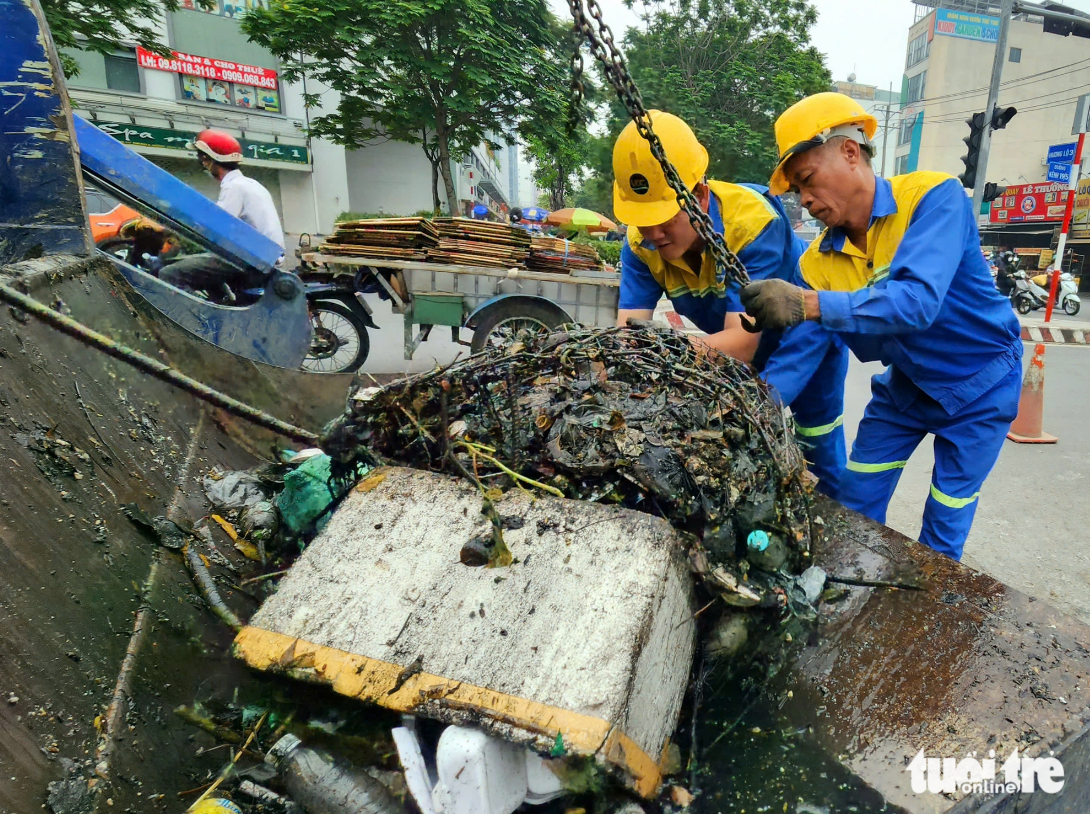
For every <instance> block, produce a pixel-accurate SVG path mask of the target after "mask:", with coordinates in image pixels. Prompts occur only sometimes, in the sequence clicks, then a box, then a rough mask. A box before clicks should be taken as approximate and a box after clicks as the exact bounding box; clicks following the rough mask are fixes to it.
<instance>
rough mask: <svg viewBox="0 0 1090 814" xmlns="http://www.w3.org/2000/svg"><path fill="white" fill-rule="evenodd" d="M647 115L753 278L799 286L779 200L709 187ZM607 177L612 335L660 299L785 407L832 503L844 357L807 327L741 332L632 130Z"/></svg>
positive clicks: (690, 147)
mask: <svg viewBox="0 0 1090 814" xmlns="http://www.w3.org/2000/svg"><path fill="white" fill-rule="evenodd" d="M650 115H651V121H652V126H653V127H654V130H655V133H656V134H657V135H658V136H659V138H660V139H661V141H662V144H663V147H664V149H665V151H666V155H667V157H668V158H669V160H670V163H671V164H673V166H674V167H675V168H676V170H677V172H678V174H679V175H680V177H681V180H682V182H683V183H684V184H685V185H686V186H687V187H688V188H689V189H690V191H691V192H692V193H693V195H694V196H695V197H696V199H697V200H698V201H699V203H700V206H701V207H702V208H703V210H704V211H705V212H707V213H708V216H709V217H710V218H711V221H712V224H713V226H714V228H715V230H716V231H717V232H719V233H720V234H721V235H722V236H723V238H724V240H725V241H726V244H727V246H728V247H729V248H730V249H731V250H732V251H733V252H734V253H735V254H736V255H737V256H738V259H739V260H741V262H742V263H743V264H744V265H745V267H746V270H747V271H748V273H749V275H750V277H751V278H752V279H755V280H759V279H794V278H795V277H796V276H797V266H798V258H799V255H800V254H801V253H802V251H803V248H804V244H803V243H802V242H801V241H800V240H799V239H798V238H797V237H795V235H794V234H793V233H792V231H791V227H790V223H789V221H788V218H787V213H786V212H785V211H784V208H783V205H782V204H781V203H780V200H779V198H777V197H775V196H774V195H771V194H769V192H768V189H767V188H766V187H763V186H758V185H753V184H728V183H724V182H722V181H712V180H709V179H707V178H706V177H705V174H706V172H707V169H708V152H707V150H705V149H704V146H703V145H702V144H701V143H700V142H699V140H698V139H697V137H696V135H695V134H694V133H693V131H692V130H691V129H690V128H689V126H688V125H687V124H686V123H685V122H683V121H682V120H681V119H679V118H678V117H677V116H673V115H671V114H669V113H664V112H662V111H660V110H652V111H650ZM613 173H614V184H613V211H614V214H616V216H617V218H618V219H619V220H621V221H623V222H624V223H626V224H628V226H629V229H628V236H627V239H626V240H625V243H624V246H623V247H622V249H621V292H620V310H619V313H618V320H619V324H621V325H624V324H626V323H627V322H628V320H629V319H630V318H637V319H650V318H651V317H652V315H653V314H654V311H655V306H656V304H657V303H658V301H659V300H660V299H661V298H662V296H663V295H665V296H667V297H669V298H670V300H671V302H672V303H673V306H674V310H676V311H677V312H678V313H679V314H681V315H683V316H685V317H688V318H689V319H690V320H692V321H693V322H694V323H695V324H696V325H697V327H699V328H700V330H701V331H703V332H704V334H705V335H704V336H703V337H702V340H703V341H704V342H705V343H706V344H708V345H710V346H711V347H713V348H715V349H717V350H719V351H720V352H722V353H725V354H727V355H729V356H732V357H734V358H736V359H740V360H742V361H746V362H750V361H752V362H753V364H754V366H755V367H757V368H758V369H759V370H762V371H763V373H762V375H763V376H764V378H765V380H766V381H768V382H769V384H771V385H772V387H773V389H774V390H775V391H776V392H777V394H778V395H779V397H780V398H781V399H782V400H783V402H784V403H785V404H787V405H790V407H791V410H792V414H793V417H794V419H795V422H796V433H797V437H798V438H799V440H800V441H801V442H803V446H804V448H805V451H806V459H807V461H808V462H809V464H810V469H811V472H813V474H814V475H816V476H817V477H818V488H819V489H821V490H822V491H824V492H825V493H827V494H829V495H831V496H833V497H835V496H836V495H837V489H838V485H839V482H840V478H841V474H842V472H843V467H844V461H845V457H846V455H845V443H844V430H843V428H842V426H841V425H842V423H843V419H842V413H843V408H844V376H845V373H846V372H847V363H848V357H847V349H846V347H845V346H844V345H843V343H842V342H840V341H839V339H837V338H836V336H835V335H834V334H831V333H829V332H828V331H825V330H824V329H822V328H821V327H820V326H819V325H817V324H813V323H812V324H810V325H805V326H802V327H800V328H799V329H793V330H791V331H787V332H785V331H782V330H771V331H767V332H765V333H764V334H763V335H761V336H757V335H756V334H753V333H750V332H748V331H746V330H745V329H744V328H743V327H742V324H741V316H740V315H741V312H742V310H743V308H742V303H741V301H740V300H739V299H738V289H737V286H734V285H732V283H731V282H730V281H728V280H725V279H724V278H723V276H722V275H721V274H720V273H719V272H718V271H717V269H716V265H715V261H714V259H713V258H712V254H711V251H710V250H709V248H708V246H707V245H706V244H705V242H704V241H703V240H702V239H701V238H700V236H699V235H698V234H697V233H696V230H695V229H694V228H693V226H692V224H691V223H690V222H689V218H688V216H687V215H686V214H685V213H684V212H683V211H682V210H681V206H680V205H679V204H678V201H677V196H676V194H675V193H674V191H673V190H672V189H671V188H670V186H669V185H668V184H667V183H666V177H665V175H664V174H663V172H662V168H661V166H660V165H659V163H658V161H657V160H655V158H654V157H653V156H652V155H651V150H650V147H649V146H648V144H647V141H646V140H645V139H644V138H643V137H642V136H640V134H639V132H638V131H637V130H636V126H635V124H632V123H630V124H629V125H628V126H627V127H626V128H625V129H624V130H623V131H622V132H621V134H620V136H619V137H618V139H617V143H616V144H615V145H614V148H613Z"/></svg>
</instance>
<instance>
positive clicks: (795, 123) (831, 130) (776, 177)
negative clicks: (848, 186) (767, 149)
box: [768, 91, 878, 195]
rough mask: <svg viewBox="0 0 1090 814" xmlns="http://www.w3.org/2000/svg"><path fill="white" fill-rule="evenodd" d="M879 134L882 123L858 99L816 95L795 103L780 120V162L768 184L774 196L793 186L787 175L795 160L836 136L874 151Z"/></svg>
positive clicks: (777, 138)
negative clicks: (790, 161)
mask: <svg viewBox="0 0 1090 814" xmlns="http://www.w3.org/2000/svg"><path fill="white" fill-rule="evenodd" d="M877 131H878V119H876V118H874V116H872V115H871V114H870V113H868V112H867V111H866V110H864V109H863V106H862V105H861V104H859V102H857V101H856V100H855V99H853V98H851V97H850V96H845V95H844V94H843V93H833V92H831V91H829V92H826V93H815V94H814V95H813V96H807V97H806V98H805V99H803V100H802V101H800V102H795V104H793V105H791V107H789V108H787V110H785V111H784V112H783V113H781V114H780V117H779V118H778V119H776V145H777V146H778V147H779V149H780V160H779V162H777V164H776V170H775V171H774V172H773V173H772V180H771V181H769V182H768V189H769V191H770V192H771V193H772V194H773V195H782V194H783V193H785V192H787V189H788V187H789V184H788V183H787V178H786V177H785V176H784V174H783V168H784V165H785V164H786V163H787V160H788V159H789V158H791V156H794V155H798V154H799V153H801V152H805V151H806V150H808V149H810V148H811V147H817V146H818V145H819V144H824V143H825V142H826V141H828V140H829V139H831V138H834V137H836V136H847V137H848V138H850V139H854V140H855V141H858V142H859V143H860V144H863V145H864V146H866V147H868V148H869V147H870V140H871V139H872V138H874V134H875V133H876V132H877Z"/></svg>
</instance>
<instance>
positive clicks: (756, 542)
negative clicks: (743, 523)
mask: <svg viewBox="0 0 1090 814" xmlns="http://www.w3.org/2000/svg"><path fill="white" fill-rule="evenodd" d="M746 545H748V546H749V548H750V550H751V551H764V550H765V549H766V548H768V532H765V531H762V530H761V529H755V530H754V531H751V532H750V533H749V537H747V538H746Z"/></svg>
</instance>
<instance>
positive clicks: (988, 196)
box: [981, 183, 1007, 203]
mask: <svg viewBox="0 0 1090 814" xmlns="http://www.w3.org/2000/svg"><path fill="white" fill-rule="evenodd" d="M1006 194H1007V188H1006V187H1001V186H999V184H992V183H987V184H985V185H984V197H983V198H981V200H982V201H984V202H985V203H991V202H992V201H994V200H995V199H996V198H1002V197H1003V196H1004V195H1006Z"/></svg>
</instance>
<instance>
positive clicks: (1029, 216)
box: [989, 183, 1067, 223]
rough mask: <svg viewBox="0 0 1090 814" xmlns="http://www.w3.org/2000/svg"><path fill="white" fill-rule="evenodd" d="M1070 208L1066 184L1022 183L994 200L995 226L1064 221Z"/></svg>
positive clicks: (993, 216) (993, 214)
mask: <svg viewBox="0 0 1090 814" xmlns="http://www.w3.org/2000/svg"><path fill="white" fill-rule="evenodd" d="M1066 205H1067V185H1066V184H1047V183H1046V184H1022V185H1021V186H1015V187H1007V191H1006V193H1005V194H1004V195H1003V196H1002V197H1001V198H996V199H995V200H994V201H992V210H991V215H990V217H989V221H990V222H991V223H1031V222H1037V221H1056V222H1059V221H1062V220H1063V218H1064V208H1065V207H1066Z"/></svg>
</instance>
